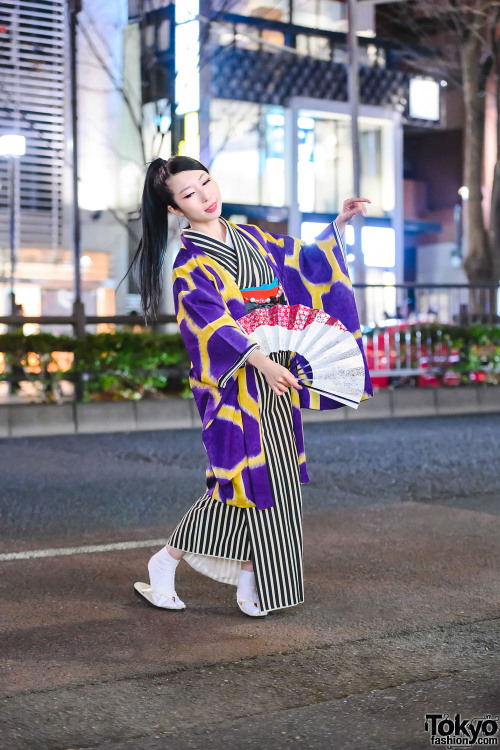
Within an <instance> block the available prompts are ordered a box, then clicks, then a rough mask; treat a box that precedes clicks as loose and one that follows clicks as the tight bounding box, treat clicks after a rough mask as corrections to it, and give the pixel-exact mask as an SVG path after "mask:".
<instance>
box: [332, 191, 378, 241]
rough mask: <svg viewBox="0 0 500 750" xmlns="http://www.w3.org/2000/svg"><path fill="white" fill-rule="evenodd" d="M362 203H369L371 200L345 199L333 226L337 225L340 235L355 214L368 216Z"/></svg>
mask: <svg viewBox="0 0 500 750" xmlns="http://www.w3.org/2000/svg"><path fill="white" fill-rule="evenodd" d="M364 203H371V200H368V198H347V199H346V200H345V201H344V203H343V204H342V211H341V212H340V213H339V215H338V216H337V218H336V219H335V224H336V225H337V228H338V230H339V232H340V234H343V233H344V230H345V227H346V224H347V223H348V222H349V221H351V219H352V218H353V217H354V216H356V214H363V216H366V215H367V214H368V211H367V210H366V206H364V205H363V204H364Z"/></svg>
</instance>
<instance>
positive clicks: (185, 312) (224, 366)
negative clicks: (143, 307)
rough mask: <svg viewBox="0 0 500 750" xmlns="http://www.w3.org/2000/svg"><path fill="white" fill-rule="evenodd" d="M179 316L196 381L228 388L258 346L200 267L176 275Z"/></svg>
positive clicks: (176, 270) (179, 270)
mask: <svg viewBox="0 0 500 750" xmlns="http://www.w3.org/2000/svg"><path fill="white" fill-rule="evenodd" d="M172 282H173V296H174V307H175V314H176V316H177V322H178V324H179V329H180V332H181V335H182V339H183V341H184V344H185V346H186V349H187V351H188V354H189V357H190V359H191V363H192V365H193V375H194V377H195V378H196V380H198V381H200V382H202V383H205V384H207V385H210V386H212V387H217V388H224V387H225V386H226V385H227V383H228V382H229V380H230V378H231V377H232V375H234V374H235V373H236V371H237V370H238V369H239V368H240V367H242V365H244V363H245V362H246V360H247V359H248V357H249V356H250V354H251V353H252V352H253V351H254V350H255V349H258V348H259V345H258V343H257V342H256V341H255V340H254V339H251V338H250V337H249V336H247V334H246V333H245V332H244V331H243V329H242V328H240V326H238V324H237V322H236V321H235V319H234V318H232V317H231V315H230V314H229V312H228V310H227V307H226V306H225V303H224V300H223V298H222V296H221V294H220V292H219V291H218V290H217V288H216V286H215V284H214V283H213V282H212V281H211V280H210V279H209V278H208V276H206V274H205V273H204V272H203V271H202V270H201V269H200V268H199V267H197V266H196V267H194V266H193V267H192V268H188V267H187V264H186V265H185V266H178V267H177V268H174V270H173V274H172Z"/></svg>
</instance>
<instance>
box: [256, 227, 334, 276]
mask: <svg viewBox="0 0 500 750" xmlns="http://www.w3.org/2000/svg"><path fill="white" fill-rule="evenodd" d="M265 236H266V237H267V238H269V237H270V238H272V240H274V242H272V244H271V248H272V252H273V253H275V254H276V253H277V254H278V257H279V261H280V264H279V265H280V268H281V269H282V268H283V264H284V263H285V256H286V255H287V256H296V257H300V264H301V265H303V266H306V267H307V266H315V267H316V268H321V264H322V261H325V262H327V263H328V265H329V266H330V267H331V265H332V263H334V264H338V267H339V271H340V272H341V273H342V274H343V275H345V276H346V277H347V278H349V269H348V266H347V256H346V249H345V243H344V240H343V238H342V235H341V234H340V232H339V228H338V226H337V225H336V223H335V222H334V221H333V222H331V223H330V224H328V225H327V226H326V227H325V229H323V230H322V231H321V232H320V234H318V235H317V236H316V237H315V238H314V240H313V242H311V243H308V242H305V240H302V239H299V238H297V237H291V236H290V235H280V234H273V233H272V232H266V235H265ZM326 267H327V266H326V265H325V269H326Z"/></svg>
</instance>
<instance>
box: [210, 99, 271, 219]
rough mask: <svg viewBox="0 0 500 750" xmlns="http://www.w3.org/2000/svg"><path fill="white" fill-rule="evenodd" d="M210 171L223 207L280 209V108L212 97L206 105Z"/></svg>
mask: <svg viewBox="0 0 500 750" xmlns="http://www.w3.org/2000/svg"><path fill="white" fill-rule="evenodd" d="M210 147H211V152H212V163H211V172H212V173H213V175H214V178H215V179H216V180H217V182H218V184H219V187H220V189H221V192H222V199H223V201H225V202H227V203H243V204H249V205H267V206H283V205H284V201H285V181H284V111H283V108H282V107H272V106H266V105H259V104H253V103H249V102H238V101H228V100H225V99H213V100H212V101H211V102H210Z"/></svg>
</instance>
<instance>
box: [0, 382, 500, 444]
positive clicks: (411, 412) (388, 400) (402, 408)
mask: <svg viewBox="0 0 500 750" xmlns="http://www.w3.org/2000/svg"><path fill="white" fill-rule="evenodd" d="M495 412H500V387H495V386H467V387H460V386H455V387H449V388H417V389H414V390H412V389H403V388H401V389H398V390H381V391H379V392H378V393H376V395H375V397H374V398H373V399H370V400H369V401H367V402H365V403H362V404H361V405H360V407H359V409H356V410H355V409H349V408H344V409H331V410H327V411H315V410H312V409H303V410H302V421H303V422H304V424H305V423H308V422H339V421H353V420H364V419H384V418H388V417H424V416H439V415H452V414H485V413H495ZM200 427H201V420H200V416H199V414H198V410H197V408H196V404H195V402H194V399H193V398H180V397H169V398H166V399H164V400H157V401H120V402H113V401H94V402H92V403H86V404H75V403H65V404H2V405H0V438H9V437H36V436H40V435H42V436H43V435H75V434H91V433H97V432H134V431H139V430H173V429H183V428H185V429H190V428H200Z"/></svg>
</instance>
